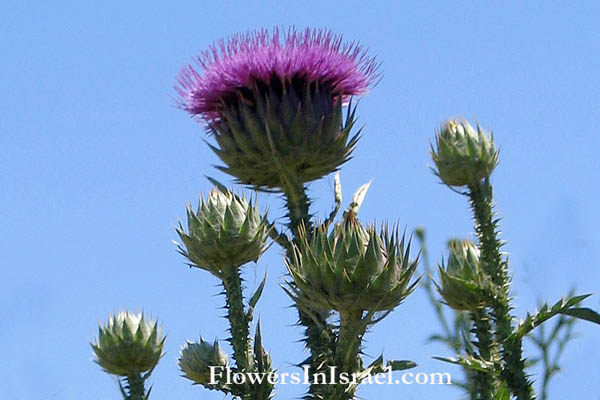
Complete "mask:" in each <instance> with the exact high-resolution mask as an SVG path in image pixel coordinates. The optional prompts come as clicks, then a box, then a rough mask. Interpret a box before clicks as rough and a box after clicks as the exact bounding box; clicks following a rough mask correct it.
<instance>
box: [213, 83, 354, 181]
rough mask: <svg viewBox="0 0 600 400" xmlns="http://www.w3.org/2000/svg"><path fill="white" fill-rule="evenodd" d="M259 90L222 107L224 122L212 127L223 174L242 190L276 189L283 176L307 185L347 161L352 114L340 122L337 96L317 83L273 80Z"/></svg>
mask: <svg viewBox="0 0 600 400" xmlns="http://www.w3.org/2000/svg"><path fill="white" fill-rule="evenodd" d="M259 86H261V85H259V84H257V86H255V87H254V88H252V89H248V90H247V92H244V94H240V95H239V96H238V98H236V99H233V100H232V101H229V102H224V104H223V110H222V114H223V117H222V118H221V119H220V120H219V121H217V122H215V123H214V124H212V125H211V126H210V129H211V131H212V133H213V135H214V138H215V140H216V141H217V146H211V148H212V150H213V151H214V152H215V153H216V154H217V155H218V156H219V158H220V159H221V160H222V161H223V162H224V163H225V166H223V167H219V168H220V169H221V170H222V171H224V172H226V173H228V174H230V175H233V176H234V177H236V178H237V180H238V182H240V183H243V184H246V185H251V186H253V187H261V188H270V189H277V188H279V189H280V188H282V187H284V186H285V179H284V178H282V172H283V171H285V175H286V176H287V177H288V179H291V181H293V182H301V183H304V182H310V181H313V180H316V179H319V178H321V177H323V176H325V175H328V174H329V173H331V172H333V171H336V170H337V169H338V167H339V166H340V165H342V164H343V163H345V162H346V161H348V160H349V159H350V154H351V153H352V151H353V150H354V147H355V145H356V143H357V141H358V134H356V135H354V136H352V137H351V136H350V131H351V129H352V127H353V126H354V112H353V111H352V112H351V111H350V110H349V111H348V115H347V117H346V119H345V121H343V112H342V101H341V98H339V96H337V95H334V94H332V93H331V92H330V90H329V89H327V88H326V87H322V86H321V85H319V83H318V82H316V81H313V82H301V81H298V82H296V81H294V80H293V79H292V80H289V81H288V80H285V81H280V80H279V79H277V78H273V81H272V82H270V83H269V84H268V85H265V87H262V86H261V87H259ZM336 97H338V99H337V100H335V99H336Z"/></svg>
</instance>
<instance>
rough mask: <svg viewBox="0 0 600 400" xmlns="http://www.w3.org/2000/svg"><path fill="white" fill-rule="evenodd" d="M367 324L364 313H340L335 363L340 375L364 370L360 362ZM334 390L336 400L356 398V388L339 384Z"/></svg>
mask: <svg viewBox="0 0 600 400" xmlns="http://www.w3.org/2000/svg"><path fill="white" fill-rule="evenodd" d="M366 326H367V324H366V323H365V321H364V320H363V319H362V311H357V312H340V329H339V333H338V338H337V342H336V347H335V361H336V364H335V365H336V366H337V367H338V369H337V372H338V374H339V373H341V372H345V373H347V374H349V375H352V373H356V372H358V371H360V370H361V369H362V365H361V364H362V361H361V360H360V357H359V353H360V346H361V342H362V337H363V335H364V334H365V330H366ZM336 386H337V387H335V388H332V389H333V390H334V392H335V393H334V397H333V398H335V399H336V400H337V399H340V400H349V399H352V398H354V393H355V392H356V387H354V388H352V389H351V388H349V387H348V386H349V385H343V384H338V385H336Z"/></svg>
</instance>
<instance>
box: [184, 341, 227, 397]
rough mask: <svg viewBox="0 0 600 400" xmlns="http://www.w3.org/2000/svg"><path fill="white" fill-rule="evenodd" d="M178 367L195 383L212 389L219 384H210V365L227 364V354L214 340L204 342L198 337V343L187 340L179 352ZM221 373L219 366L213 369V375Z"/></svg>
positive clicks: (225, 365) (221, 365)
mask: <svg viewBox="0 0 600 400" xmlns="http://www.w3.org/2000/svg"><path fill="white" fill-rule="evenodd" d="M178 363H179V368H181V371H182V372H183V376H185V377H186V378H188V379H189V380H191V381H193V382H194V383H195V384H197V385H203V386H205V387H208V388H211V389H214V388H217V387H220V385H219V384H211V370H210V367H222V368H226V367H227V366H228V363H229V362H228V359H227V354H225V353H224V352H222V351H221V348H220V347H219V343H218V341H217V340H215V342H214V344H210V343H208V342H206V341H205V340H204V339H202V338H200V343H192V342H187V343H186V344H185V345H184V346H183V347H182V348H181V353H180V354H179V362H178ZM219 373H221V374H222V373H223V371H222V370H221V369H220V368H216V369H215V372H214V374H215V376H218V375H219Z"/></svg>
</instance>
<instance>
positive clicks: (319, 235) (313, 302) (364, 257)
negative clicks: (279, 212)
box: [285, 212, 418, 312]
mask: <svg viewBox="0 0 600 400" xmlns="http://www.w3.org/2000/svg"><path fill="white" fill-rule="evenodd" d="M409 248H410V244H409V245H407V246H405V239H404V236H402V237H401V238H400V237H399V235H398V232H397V231H395V232H393V233H392V234H391V235H390V234H389V233H388V230H387V227H386V226H384V227H383V228H382V230H381V232H380V233H378V232H377V230H376V229H375V226H368V227H366V228H365V227H363V226H362V225H361V224H360V222H359V221H358V220H357V219H356V217H355V216H354V214H353V213H352V212H347V213H346V215H345V216H344V219H343V221H342V222H341V223H340V224H337V225H336V226H335V228H334V229H333V231H332V232H331V233H328V230H327V226H320V227H319V228H316V229H315V230H314V231H313V232H312V233H311V234H307V232H306V231H305V230H302V229H301V230H300V238H299V240H298V243H297V244H296V245H295V248H294V252H293V253H292V254H291V255H290V256H288V257H287V258H286V260H285V261H286V266H287V269H288V272H289V273H290V276H291V278H292V280H291V281H289V282H287V289H288V290H287V291H288V294H289V295H290V296H291V297H292V298H293V300H294V301H296V303H297V304H303V305H308V306H309V307H310V308H313V309H317V310H324V311H330V310H336V311H339V312H354V311H360V310H369V311H386V310H391V309H393V308H394V307H396V306H397V305H398V304H400V303H401V302H402V301H403V300H404V299H405V298H406V297H407V296H408V295H409V294H410V293H412V291H413V290H414V288H415V286H416V283H417V282H418V279H417V280H415V281H413V282H411V279H412V276H413V274H414V272H415V269H416V267H417V264H418V261H417V260H412V261H411V260H410V252H409Z"/></svg>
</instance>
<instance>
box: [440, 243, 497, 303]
mask: <svg viewBox="0 0 600 400" xmlns="http://www.w3.org/2000/svg"><path fill="white" fill-rule="evenodd" d="M448 247H449V250H450V256H449V258H448V262H447V264H446V266H445V267H444V265H443V263H442V265H441V266H440V267H439V274H440V284H437V283H436V286H437V289H438V292H439V293H440V295H441V296H442V298H443V299H444V301H445V302H446V303H447V304H448V305H449V306H450V307H452V308H453V309H455V310H458V311H467V310H475V309H477V308H479V307H481V306H483V305H485V302H486V300H487V298H488V291H487V289H486V288H489V282H488V280H487V279H486V277H485V274H484V273H483V270H482V268H481V262H480V259H479V250H478V249H477V246H475V245H474V244H473V242H471V241H470V240H464V241H461V240H452V241H450V242H449V243H448Z"/></svg>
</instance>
